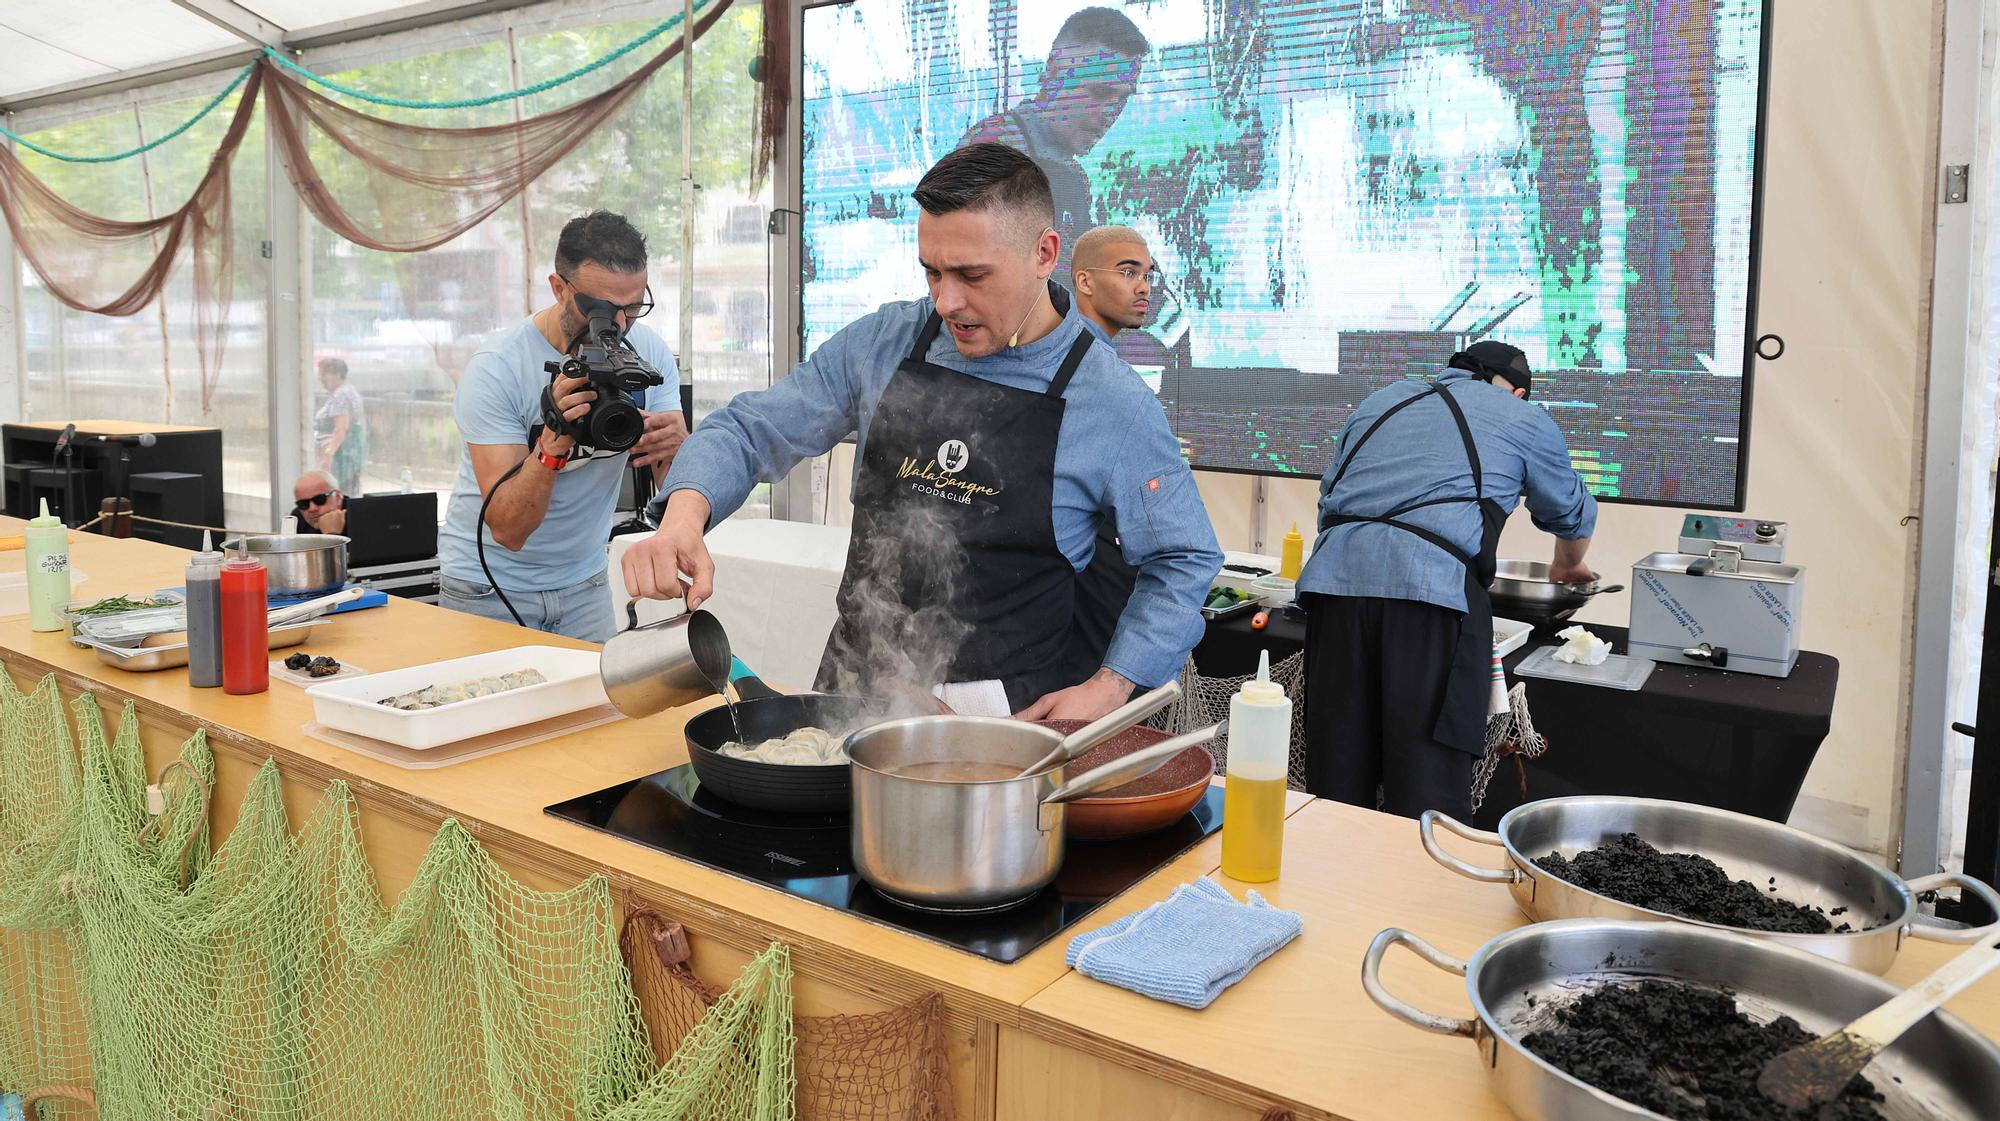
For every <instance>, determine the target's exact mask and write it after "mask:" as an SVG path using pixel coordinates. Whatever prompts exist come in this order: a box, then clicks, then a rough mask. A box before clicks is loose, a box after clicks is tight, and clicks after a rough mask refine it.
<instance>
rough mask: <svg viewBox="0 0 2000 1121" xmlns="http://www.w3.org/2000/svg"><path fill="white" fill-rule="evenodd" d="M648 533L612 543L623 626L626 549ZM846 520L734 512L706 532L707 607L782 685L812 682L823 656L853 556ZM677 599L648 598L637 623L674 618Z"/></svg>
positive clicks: (748, 660) (736, 648)
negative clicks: (711, 579) (710, 565)
mask: <svg viewBox="0 0 2000 1121" xmlns="http://www.w3.org/2000/svg"><path fill="white" fill-rule="evenodd" d="M646 536H647V535H646V534H628V535H626V536H623V537H617V538H613V539H612V542H611V581H610V587H611V603H612V607H613V610H614V611H615V613H616V615H617V617H618V626H619V627H620V628H623V627H624V626H625V600H626V598H627V597H626V592H625V574H624V571H623V568H622V566H621V565H620V563H619V560H620V558H621V557H622V555H623V554H624V552H625V549H626V548H627V547H628V546H630V544H631V543H632V542H633V541H637V540H642V539H643V538H645V537H646ZM847 539H848V530H847V528H846V527H845V526H827V525H812V524H808V523H806V522H785V521H773V520H771V519H768V518H736V519H731V520H729V521H725V522H723V523H722V524H721V525H719V526H716V527H715V528H714V529H712V530H709V532H708V552H709V555H710V556H711V557H713V558H714V559H715V595H714V597H713V598H711V599H710V600H709V601H708V603H707V604H705V605H704V607H705V609H706V610H707V611H709V612H710V613H711V614H713V615H714V616H715V617H716V619H717V620H719V621H720V622H721V623H722V626H723V629H724V630H726V631H728V632H729V645H730V648H731V649H732V651H733V652H734V653H735V654H736V656H737V657H738V658H741V659H743V664H744V665H747V666H749V667H750V668H751V669H752V670H754V671H755V672H756V673H757V675H758V676H759V677H761V678H763V679H764V680H765V681H767V682H769V683H771V685H773V686H775V687H776V688H779V689H783V690H786V691H788V692H789V691H793V690H805V689H810V688H812V683H813V675H814V674H815V673H816V672H817V671H818V669H819V657H820V654H821V652H822V651H824V650H825V649H826V640H827V636H828V635H830V634H832V633H833V623H834V619H835V611H834V605H833V599H834V593H835V592H837V591H838V590H839V589H840V572H841V569H842V568H843V567H844V566H845V565H846V563H847ZM681 611H682V607H681V603H680V601H679V600H642V601H640V604H639V622H641V623H651V622H655V621H657V620H660V619H668V618H672V617H673V616H675V615H678V614H680V613H681Z"/></svg>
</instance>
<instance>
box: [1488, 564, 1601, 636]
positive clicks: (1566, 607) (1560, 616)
mask: <svg viewBox="0 0 2000 1121" xmlns="http://www.w3.org/2000/svg"><path fill="white" fill-rule="evenodd" d="M1624 590H1625V585H1623V584H1612V585H1610V586H1608V587H1607V586H1604V585H1602V584H1598V583H1590V584H1558V583H1556V582H1555V581H1553V580H1550V579H1549V566H1548V564H1547V563H1545V562H1543V561H1523V560H1503V561H1500V562H1498V564H1497V565H1496V575H1495V576H1494V577H1493V587H1492V588H1490V589H1488V591H1487V595H1488V597H1489V598H1491V599H1492V601H1493V613H1494V614H1495V615H1498V616H1500V617H1501V618H1503V619H1517V620H1519V621H1521V622H1523V623H1528V624H1531V625H1533V626H1535V627H1537V628H1546V627H1549V626H1552V625H1554V624H1556V623H1559V622H1561V621H1563V620H1564V619H1567V618H1569V617H1570V616H1571V615H1574V614H1576V613H1577V611H1578V609H1580V608H1582V607H1583V605H1584V604H1586V603H1589V602H1590V598H1591V597H1592V596H1600V595H1610V594H1611V593H1613V592H1622V591H1624Z"/></svg>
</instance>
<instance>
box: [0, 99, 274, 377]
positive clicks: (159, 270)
mask: <svg viewBox="0 0 2000 1121" xmlns="http://www.w3.org/2000/svg"><path fill="white" fill-rule="evenodd" d="M262 81H263V74H262V73H261V67H260V68H259V70H254V71H252V72H251V74H250V76H249V78H248V80H247V81H245V82H244V84H243V92H242V93H241V94H240V95H239V96H238V98H237V102H236V113H235V116H234V117H233V118H231V120H230V122H229V131H228V132H226V133H224V134H223V138H222V143H221V144H220V145H219V146H218V147H217V148H216V150H215V155H214V156H213V157H211V158H210V160H209V165H208V171H207V172H206V173H205V174H204V175H203V176H202V178H201V182H200V183H199V184H197V185H196V186H195V189H194V191H193V193H191V194H190V195H188V197H187V201H185V202H183V203H181V205H180V207H179V208H178V209H176V210H174V211H173V212H171V213H169V214H163V215H161V216H160V217H158V218H151V219H147V220H144V221H136V222H126V221H119V220H116V219H112V218H104V217H100V216H98V215H96V214H90V213H86V212H85V211H83V210H80V209H78V208H77V207H75V206H73V205H71V204H70V203H68V202H65V201H63V199H62V198H60V197H59V196H57V194H56V193H55V191H54V190H52V189H51V188H50V187H49V185H48V184H47V183H44V182H43V181H42V180H41V179H40V178H39V177H37V176H36V175H35V173H34V172H32V171H29V170H28V168H27V165H25V164H23V163H22V162H21V159H20V157H19V156H17V155H15V154H14V151H13V149H12V148H11V147H9V146H8V145H5V144H0V214H4V215H5V217H6V221H7V228H8V229H9V230H10V231H11V232H12V233H13V235H14V246H15V248H16V250H18V251H19V253H20V255H21V259H22V260H24V261H26V262H27V263H28V267H29V268H31V269H33V270H35V275H36V276H38V277H40V278H41V280H42V284H43V286H44V287H46V288H47V289H48V292H49V294H50V295H52V296H54V297H55V298H56V299H57V300H60V301H61V302H62V303H64V304H66V305H68V306H70V307H73V308H75V309H76V310H78V311H93V312H97V313H99V314H102V315H133V314H136V313H138V312H139V311H141V310H142V309H144V308H146V307H147V306H148V305H150V304H151V303H152V302H153V301H154V300H156V299H159V298H160V293H161V292H162V291H163V290H164V289H165V288H166V286H167V281H168V280H169V279H170V278H171V277H172V275H173V271H174V262H175V261H176V260H177V259H178V258H179V256H180V254H181V251H182V250H184V249H185V250H188V251H189V253H190V255H191V256H192V257H193V258H194V292H195V297H194V302H195V346H196V352H197V353H198V354H199V355H200V359H201V370H202V377H201V403H202V407H203V408H204V409H206V408H207V407H208V406H209V403H210V397H211V395H212V394H213V392H214V389H215V378H216V376H217V375H218V374H220V372H221V370H222V338H223V333H224V332H223V328H224V326H225V324H224V323H223V316H224V315H225V313H226V312H227V311H228V307H229V293H230V289H231V274H232V271H233V267H234V263H233V257H234V254H232V253H231V252H230V248H229V246H230V236H229V216H230V208H229V168H230V165H231V163H232V162H233V161H234V160H235V158H236V150H237V149H238V148H239V147H241V146H242V143H243V137H244V135H245V134H246V133H247V132H248V131H249V129H250V121H251V118H252V116H253V115H254V114H255V112H256V108H257V94H258V91H259V88H260V86H261V84H262Z"/></svg>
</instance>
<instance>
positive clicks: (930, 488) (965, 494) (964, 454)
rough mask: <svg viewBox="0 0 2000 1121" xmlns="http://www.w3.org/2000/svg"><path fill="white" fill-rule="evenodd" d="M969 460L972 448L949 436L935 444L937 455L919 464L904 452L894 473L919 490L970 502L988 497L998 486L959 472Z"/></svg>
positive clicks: (962, 502) (994, 492) (948, 499)
mask: <svg viewBox="0 0 2000 1121" xmlns="http://www.w3.org/2000/svg"><path fill="white" fill-rule="evenodd" d="M971 464H972V449H971V448H969V447H967V446H966V443H965V441H964V440H959V439H951V440H946V441H945V442H944V443H942V444H939V445H938V450H937V455H936V456H935V457H934V458H932V459H929V460H926V461H925V462H924V463H922V464H918V462H917V460H916V458H915V457H914V456H904V457H903V465H902V466H901V467H898V468H897V469H896V477H897V478H898V479H908V480H909V481H910V489H912V490H914V491H916V492H917V493H919V494H928V495H930V496H931V497H933V498H942V499H944V500H945V501H946V502H956V503H958V504H959V505H961V506H970V505H972V500H973V499H975V498H990V497H992V496H994V495H997V494H999V493H1000V488H999V487H994V486H987V485H986V484H985V483H981V482H975V481H974V480H972V479H966V478H961V477H960V475H961V473H962V472H964V470H965V469H966V468H967V467H968V466H970V465H971Z"/></svg>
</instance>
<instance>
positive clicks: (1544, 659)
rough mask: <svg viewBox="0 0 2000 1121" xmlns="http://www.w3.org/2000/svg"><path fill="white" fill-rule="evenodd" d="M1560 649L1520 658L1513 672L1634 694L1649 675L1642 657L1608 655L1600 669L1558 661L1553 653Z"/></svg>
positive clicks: (1650, 667) (1648, 666)
mask: <svg viewBox="0 0 2000 1121" xmlns="http://www.w3.org/2000/svg"><path fill="white" fill-rule="evenodd" d="M1558 649H1560V647H1555V646H1543V647H1541V648H1539V649H1537V650H1536V651H1535V652H1534V653H1532V654H1530V655H1528V656H1527V657H1525V658H1523V659H1521V664H1520V665H1518V666H1516V667H1514V672H1515V673H1516V674H1518V675H1520V676H1522V677H1540V678H1546V679H1547V680H1550V681H1574V682H1575V683H1577V684H1578V685H1602V686H1604V687H1605V688H1607V689H1622V690H1624V691H1625V692H1628V693H1634V692H1637V691H1639V690H1640V689H1642V688H1644V687H1645V685H1646V679H1647V678H1649V677H1651V676H1653V666H1654V663H1652V662H1649V661H1647V660H1646V659H1644V658H1627V657H1626V656H1625V655H1623V654H1612V655H1609V656H1608V657H1606V658H1605V659H1604V664H1603V665H1601V666H1580V665H1577V664H1575V663H1574V662H1558V661H1556V659H1555V653H1556V651H1557V650H1558Z"/></svg>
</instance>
